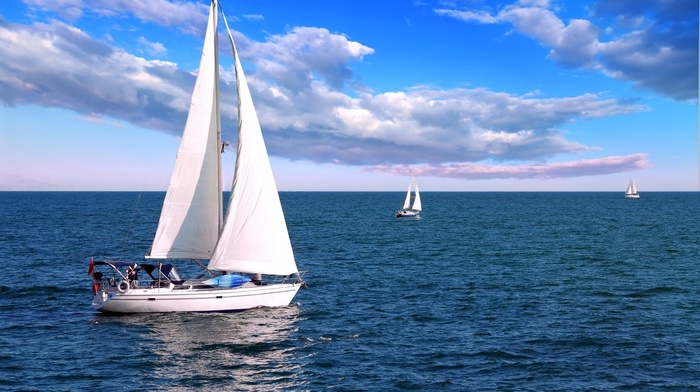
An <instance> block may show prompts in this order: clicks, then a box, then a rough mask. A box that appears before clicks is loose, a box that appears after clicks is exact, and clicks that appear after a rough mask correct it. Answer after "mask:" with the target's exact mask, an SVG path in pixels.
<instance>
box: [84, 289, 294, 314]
mask: <svg viewBox="0 0 700 392" xmlns="http://www.w3.org/2000/svg"><path fill="white" fill-rule="evenodd" d="M300 287H301V283H279V284H268V285H260V286H257V285H254V284H252V283H251V284H246V285H243V286H240V287H236V288H232V289H199V288H190V289H175V288H174V287H173V286H171V287H165V288H136V289H129V290H126V291H125V292H119V291H110V292H104V291H99V292H98V293H97V294H96V295H95V297H94V298H93V301H92V306H93V308H94V309H95V310H98V311H100V312H103V313H166V312H234V311H240V310H246V309H252V308H257V307H279V306H287V305H289V304H290V303H291V302H292V299H294V296H295V295H296V293H297V291H299V288H300Z"/></svg>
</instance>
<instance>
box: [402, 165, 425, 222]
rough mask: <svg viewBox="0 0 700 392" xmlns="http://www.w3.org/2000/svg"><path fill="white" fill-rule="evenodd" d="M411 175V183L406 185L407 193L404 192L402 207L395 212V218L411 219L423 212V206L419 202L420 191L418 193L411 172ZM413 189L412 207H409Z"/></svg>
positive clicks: (416, 184)
mask: <svg viewBox="0 0 700 392" xmlns="http://www.w3.org/2000/svg"><path fill="white" fill-rule="evenodd" d="M409 173H411V182H409V183H408V191H407V192H406V199H405V200H404V202H403V207H401V209H400V210H398V211H396V217H397V218H402V217H411V216H418V214H420V212H421V211H422V210H423V205H422V204H421V202H420V191H418V183H416V179H415V177H413V172H412V171H410V170H409ZM412 189H415V196H414V197H413V205H411V190H412Z"/></svg>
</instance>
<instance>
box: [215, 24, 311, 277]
mask: <svg viewBox="0 0 700 392" xmlns="http://www.w3.org/2000/svg"><path fill="white" fill-rule="evenodd" d="M223 19H224V23H225V24H226V29H227V30H228V35H229V39H230V40H231V46H232V47H233V56H234V66H235V72H236V88H237V90H238V156H237V157H236V170H235V174H234V182H233V190H232V191H231V200H230V204H229V207H228V211H227V213H226V220H225V223H224V227H223V230H222V232H221V237H220V238H219V242H218V243H217V245H216V249H215V251H214V255H213V256H212V258H211V260H210V261H209V265H208V268H209V269H213V270H221V271H236V272H244V273H261V274H274V275H290V274H293V273H296V272H298V271H297V266H296V262H295V260H294V253H293V251H292V244H291V241H290V240H289V234H288V232H287V224H286V222H285V219H284V213H283V211H282V204H281V203H280V199H279V193H278V192H277V185H276V184H275V179H274V176H273V174H272V167H271V166H270V160H269V158H268V155H267V149H266V147H265V141H264V140H263V137H262V131H261V129H260V122H259V121H258V117H257V114H256V112H255V107H254V105H253V99H252V97H251V95H250V90H249V89H248V84H247V82H246V78H245V75H244V73H243V68H242V66H241V62H240V59H239V58H238V52H237V51H236V46H235V44H234V42H233V36H232V35H231V31H230V30H229V28H228V24H227V23H226V18H223Z"/></svg>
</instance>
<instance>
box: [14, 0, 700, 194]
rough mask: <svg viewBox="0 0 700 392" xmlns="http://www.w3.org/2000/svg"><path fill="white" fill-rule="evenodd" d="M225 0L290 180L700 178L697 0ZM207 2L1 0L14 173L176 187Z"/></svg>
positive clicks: (225, 74) (67, 181)
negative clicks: (175, 173)
mask: <svg viewBox="0 0 700 392" xmlns="http://www.w3.org/2000/svg"><path fill="white" fill-rule="evenodd" d="M221 3H222V6H223V7H224V11H225V13H226V16H227V19H228V20H229V22H230V25H231V28H232V29H233V30H234V38H235V39H236V43H237V46H238V49H239V51H240V54H241V58H242V59H243V61H244V67H245V69H246V75H247V77H248V82H249V84H250V86H251V91H252V94H253V98H254V100H255V103H256V108H257V110H258V115H259V117H260V120H261V125H262V127H263V133H264V135H265V138H266V142H267V145H268V150H269V152H270V153H271V155H273V157H272V165H273V170H274V173H275V176H276V179H277V183H278V187H279V189H280V190H369V191H373V190H390V191H394V190H395V191H402V190H403V189H404V188H405V186H406V184H407V183H408V168H409V167H410V168H411V169H412V170H413V172H414V173H415V174H416V177H417V179H418V182H419V185H420V186H421V190H424V191H431V190H434V191H443V190H444V191H482V190H497V191H540V190H541V191H550V190H552V191H589V190H590V191H620V192H623V191H624V189H625V188H626V186H627V182H628V181H629V179H630V178H632V179H634V180H635V183H636V184H637V187H638V188H639V190H640V192H644V191H662V190H671V191H674V190H679V191H687V190H699V189H700V185H699V183H700V174H699V173H698V170H699V167H700V165H699V163H698V146H699V142H698V100H697V98H698V2H697V0H676V1H665V0H644V1H639V0H598V1H593V0H590V1H588V0H580V1H546V0H521V1H504V2H490V1H479V0H463V1H462V0H457V1H430V0H422V1H413V0H409V1H370V0H353V1H327V0H285V1H278V0H256V1H253V2H251V1H240V0H239V1H236V0H221ZM207 11H208V2H207V1H204V0H202V1H194V0H192V1H187V0H149V1H140V0H3V1H2V2H0V102H1V103H2V105H0V190H136V191H148V190H165V189H166V187H167V184H168V181H169V179H170V171H171V170H172V167H173V163H174V157H175V153H176V151H177V147H178V143H179V135H180V134H181V132H182V129H183V127H184V123H185V119H186V109H187V106H188V104H189V99H190V94H191V91H192V87H193V85H194V75H195V73H196V67H197V65H198V63H199V56H200V51H201V45H202V39H203V30H204V28H205V24H206V13H207ZM220 33H222V32H221V31H220ZM220 42H221V43H222V46H223V45H225V43H226V42H227V41H226V40H225V39H220ZM224 49H225V54H224V55H222V57H221V62H222V72H221V76H222V79H223V85H222V91H223V100H224V101H223V103H222V108H223V110H224V118H223V126H224V139H228V140H231V141H235V124H236V114H235V97H234V96H233V95H232V93H233V91H232V89H231V87H232V86H235V81H234V78H233V74H232V72H233V71H232V67H231V57H230V50H228V49H227V48H224ZM232 144H235V143H232ZM234 162H235V149H232V150H230V151H228V152H227V153H226V154H224V165H225V167H226V169H225V173H224V174H225V177H226V181H227V182H230V177H231V176H232V171H233V169H232V167H233V164H234Z"/></svg>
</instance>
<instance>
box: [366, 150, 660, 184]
mask: <svg viewBox="0 0 700 392" xmlns="http://www.w3.org/2000/svg"><path fill="white" fill-rule="evenodd" d="M648 167H650V164H649V162H648V160H647V154H633V155H627V156H614V157H606V158H600V159H583V160H579V161H573V162H558V163H550V164H530V165H519V166H506V165H502V166H499V165H484V164H477V163H453V164H442V165H421V166H411V170H413V173H414V174H415V175H418V176H424V177H443V178H457V179H464V180H486V179H519V180H525V179H555V178H570V177H583V176H592V175H605V174H611V173H620V172H624V171H633V170H639V169H644V168H648ZM365 170H366V171H369V172H384V173H390V174H394V175H405V174H406V166H402V165H394V166H374V167H368V168H366V169H365Z"/></svg>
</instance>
